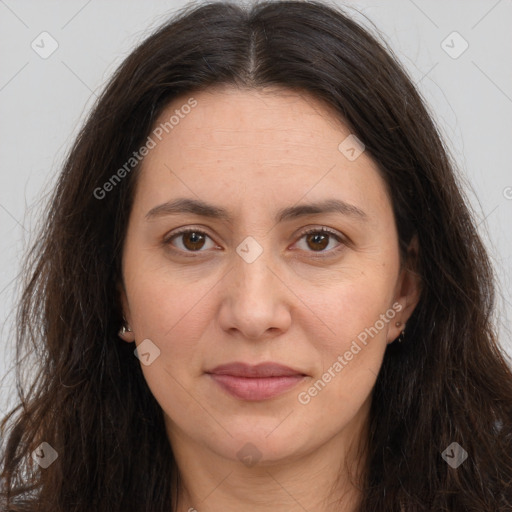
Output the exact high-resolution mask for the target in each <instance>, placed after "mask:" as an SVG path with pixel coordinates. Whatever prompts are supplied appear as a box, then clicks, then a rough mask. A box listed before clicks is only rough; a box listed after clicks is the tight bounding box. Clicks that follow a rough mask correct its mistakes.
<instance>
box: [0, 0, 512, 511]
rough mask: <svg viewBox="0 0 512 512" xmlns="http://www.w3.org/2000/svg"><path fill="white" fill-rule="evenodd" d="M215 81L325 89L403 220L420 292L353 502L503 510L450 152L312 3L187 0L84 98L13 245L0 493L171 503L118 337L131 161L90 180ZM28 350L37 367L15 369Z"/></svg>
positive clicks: (507, 456) (511, 455) (378, 53)
mask: <svg viewBox="0 0 512 512" xmlns="http://www.w3.org/2000/svg"><path fill="white" fill-rule="evenodd" d="M220 84H230V85H234V86H237V87H240V88H258V87H263V86H271V85H276V86H282V87H285V88H287V89H291V90H295V91H298V92H301V93H307V94H310V95H312V96H314V97H315V98H318V99H320V100H322V101H324V102H325V104H326V105H328V106H329V107H330V108H331V110H332V111H333V112H335V113H337V114H338V115H339V118H340V120H342V121H343V122H344V123H345V124H346V125H347V126H348V127H349V128H350V130H351V132H352V133H354V134H356V135H357V137H358V138H359V139H361V140H362V141H363V142H364V144H365V146H366V151H367V152H368V154H369V155H370V156H371V157H372V158H373V159H374V160H375V162H376V163H377V164H378V165H379V168H380V170H381V173H382V176H383V177H384V179H385V181H386V183H387V185H388V187H389V190H390V194H391V198H392V203H393V208H394V213H395V219H396V224H397V229H398V233H399V240H400V247H401V251H402V255H404V254H405V250H406V248H407V246H408V244H409V242H410V240H411V239H412V237H413V236H414V235H415V234H416V235H417V237H418V241H419V248H420V250H419V261H418V267H417V272H419V273H420V275H421V280H422V283H423V288H422V295H421V299H420V302H419V304H418V306H417V307H416V309H415V311H414V313H413V315H412V317H411V318H410V320H409V322H408V324H407V330H406V341H405V342H404V343H393V344H391V345H389V346H388V348H387V349H386V353H385V357H384V361H383V365H382V368H381V371H380V373H379V375H378V379H377V382H376V384H375V388H374V393H373V401H372V406H371V412H370V420H369V421H370V423H369V425H370V427H369V438H368V447H369V452H368V459H367V462H366V467H367V471H366V472H365V474H366V478H365V480H364V482H362V483H361V489H362V503H361V505H360V509H359V510H360V511H361V512H363V511H364V512H385V511H402V510H403V511H407V512H413V511H432V510H436V511H461V512H462V511H464V512H467V511H479V512H482V511H489V512H499V511H503V512H504V511H510V510H512V373H511V369H510V367H509V366H508V363H507V360H506V356H505V353H504V352H503V349H502V348H500V346H499V344H498V343H497V340H496V335H495V332H494V327H493V323H492V320H493V316H492V315H493V307H494V285H493V282H494V281H493V279H494V276H493V271H492V269H491V267H490V264H489V260H488V256H487V254H486V251H485V249H484V247H483V245H482V242H481V240H480V238H479V236H478V234H477V231H476V228H475V223H474V221H473V218H472V215H471V213H470V211H469V209H468V207H467V200H466V199H465V197H464V196H463V194H462V192H461V189H460V186H459V184H458V183H457V181H456V178H455V175H454V166H453V164H452V163H451V161H450V158H449V156H448V154H447V151H446V149H445V147H444V145H443V142H442V141H441V139H440V136H439V134H438V130H437V128H436V126H435V125H434V123H433V121H432V120H431V117H430V116H429V114H428V111H427V109H426V108H425V106H424V104H423V102H422V99H421V97H420V96H419V94H418V92H417V91H416V90H415V87H414V86H413V85H412V83H411V80H410V79H409V78H408V77H407V75H406V73H405V72H404V70H403V69H402V67H401V65H400V64H399V63H398V61H397V59H396V58H395V57H394V56H393V54H392V52H391V51H390V50H389V49H387V48H386V46H385V45H384V44H382V43H379V42H378V41H377V39H376V38H375V37H374V36H372V35H371V34H370V33H369V32H368V31H367V30H365V29H363V28H362V27H361V26H360V25H358V24H357V23H355V22H354V21H353V20H351V19H350V17H348V16H347V15H346V14H344V13H343V12H342V11H341V10H340V9H339V8H336V7H331V6H328V5H327V4H322V3H319V2H313V1H311V2H309V1H276V2H259V3H256V4H254V5H253V6H251V7H247V8H243V7H240V6H237V5H235V4H230V3H223V2H215V3H204V2H203V3H202V4H201V5H195V4H190V5H188V6H186V7H185V8H184V9H182V10H181V11H180V12H178V13H177V14H176V16H175V17H173V19H171V20H170V21H168V22H167V23H166V24H165V25H163V26H162V27H161V28H159V29H158V30H157V31H156V32H155V33H153V34H152V35H151V36H150V37H148V38H147V39H146V40H145V41H144V42H143V43H142V44H141V45H140V46H139V47H137V48H136V49H135V50H134V51H133V52H132V53H131V54H130V55H129V56H128V57H127V58H126V60H125V61H124V62H123V63H122V65H121V66H120V67H119V69H118V70H117V71H116V72H115V74H114V76H113V77H112V79H111V80H110V82H109V83H108V85H107V87H106V88H105V90H104V92H103V94H102V95H101V96H100V97H99V99H98V101H97V103H96V105H95V107H94V109H93V110H92V113H91V114H90V115H89V117H88V119H87V121H86V123H85V125H84V126H83V129H82V130H81V132H80V134H79V136H78V137H77V140H76V141H75V143H74V145H73V147H72V148H71V150H70V151H69V154H68V157H67V161H66V163H65V165H64V168H63V170H62V173H61V175H60V177H59V180H58V183H57V186H56V188H55V190H54V193H53V196H52V198H51V202H50V206H49V210H48V212H47V216H46V219H45V224H44V228H43V229H42V230H41V233H40V235H39V237H38V239H37V241H36V243H35V244H34V246H33V248H32V250H31V251H30V253H29V254H28V256H27V259H26V275H27V279H26V283H25V284H24V289H23V294H22V298H21V301H20V304H19V310H18V316H17V347H18V352H17V364H18V377H19V381H20V382H19V389H20V398H19V405H18V406H17V407H16V408H15V409H14V410H13V411H11V413H10V414H9V415H8V416H7V417H6V418H5V420H4V421H3V424H2V430H3V432H4V435H3V444H2V455H3V465H2V481H1V494H0V498H1V501H2V506H3V509H6V510H9V511H24V512H29V511H30V512H34V511H36V510H37V511H38V512H46V511H48V512H49V511H52V512H92V511H95V512H107V511H108V512H116V511H117V512H121V511H122V512H127V511H137V512H141V511H147V512H150V511H151V512H157V511H162V512H163V511H169V510H176V507H177V504H176V488H177V486H178V485H179V475H178V471H177V468H176V464H175V461H174V459H173V453H172V450H171V447H170V444H169V442H168V439H167V436H166V432H165V428H164V423H163V416H162V411H161V408H160V407H159V405H158V403H157V402H156V400H155V399H154V397H153V396H152V394H151V392H150V390H149V388H148V386H147V385H146V383H145V380H144V377H143V374H142V371H141V369H140V364H139V362H138V360H137V359H136V358H135V357H134V356H133V346H132V345H129V344H127V343H124V342H122V341H121V340H120V339H119V338H118V335H117V332H118V330H119V327H120V325H121V322H122V313H121V306H120V297H119V293H118V285H119V283H120V279H121V273H120V258H121V248H122V245H123V240H124V236H125V233H126V227H127V219H128V216H129V213H130V208H131V204H132V199H133V191H134V187H135V184H136V176H137V168H134V169H133V170H132V171H131V172H128V173H126V176H124V177H123V179H121V180H119V182H116V183H115V186H112V187H110V190H109V191H108V193H106V194H104V196H103V197H100V198H99V196H100V194H98V188H101V187H103V185H104V184H105V183H107V182H108V181H109V180H110V179H111V177H112V176H113V174H115V173H116V171H117V170H118V169H120V168H121V167H122V166H123V165H124V164H125V163H126V161H127V159H129V158H130V156H131V155H132V154H133V152H134V151H137V149H138V148H140V147H141V146H142V144H143V143H144V141H145V140H146V138H147V137H148V134H149V133H150V132H151V129H152V127H153V125H154V122H155V119H156V118H157V116H158V115H159V114H160V113H161V112H162V109H163V108H164V107H165V106H166V105H167V104H168V103H169V102H170V101H171V100H172V99H173V98H175V97H177V96H178V95H183V94H190V95H192V94H193V92H194V91H200V90H203V89H205V88H208V87H212V86H215V85H220ZM95 192H96V193H95ZM101 195H103V194H101ZM30 354H35V355H36V359H35V362H36V363H37V367H36V370H37V371H36V373H35V377H33V378H31V379H28V381H27V382H21V381H23V379H22V378H21V377H22V376H23V375H24V374H23V373H22V371H28V367H27V361H28V359H27V357H28V355H30ZM30 371H31V372H34V368H32V367H31V368H30ZM31 375H34V373H31ZM42 442H47V443H48V444H49V445H51V446H52V447H53V448H54V449H55V450H56V452H57V454H58V457H57V459H56V460H55V462H54V463H53V464H52V465H51V466H50V467H49V468H47V469H44V470H41V469H40V468H39V467H38V466H37V465H36V464H35V463H34V461H33V460H32V457H31V453H32V451H33V450H34V449H36V448H37V447H38V446H40V445H41V443H42ZM453 442H457V443H458V444H460V445H461V446H462V447H463V449H464V450H465V451H466V452H467V454H468V458H467V460H465V461H464V463H462V464H461V465H460V466H459V467H457V468H454V467H451V465H450V464H447V462H445V460H444V459H443V457H442V455H441V452H443V451H444V450H445V449H446V448H447V447H449V445H451V443H453ZM171 484H172V485H171Z"/></svg>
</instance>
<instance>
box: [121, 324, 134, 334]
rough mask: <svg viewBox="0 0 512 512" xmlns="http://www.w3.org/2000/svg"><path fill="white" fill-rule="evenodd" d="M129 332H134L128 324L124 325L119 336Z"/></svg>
mask: <svg viewBox="0 0 512 512" xmlns="http://www.w3.org/2000/svg"><path fill="white" fill-rule="evenodd" d="M127 332H132V330H131V328H130V326H129V325H128V324H123V325H122V326H121V329H120V330H119V333H118V334H119V336H122V335H123V334H126V333H127Z"/></svg>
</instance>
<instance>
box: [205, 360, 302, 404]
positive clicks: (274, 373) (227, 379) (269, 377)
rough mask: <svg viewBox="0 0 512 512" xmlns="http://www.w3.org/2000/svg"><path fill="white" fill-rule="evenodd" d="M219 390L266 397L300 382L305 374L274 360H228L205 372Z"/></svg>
mask: <svg viewBox="0 0 512 512" xmlns="http://www.w3.org/2000/svg"><path fill="white" fill-rule="evenodd" d="M206 373H207V375H209V377H210V378H211V379H212V380H213V381H214V382H215V383H216V384H218V385H219V386H220V387H221V389H222V390H223V391H225V392H226V393H228V394H229V395H231V396H234V397H236V398H239V399H241V400H248V401H259V400H268V399H270V398H273V397H275V396H278V395H281V394H283V393H285V392H286V391H288V390H290V389H291V388H293V387H295V386H296V385H297V384H298V383H299V382H302V381H303V380H304V379H305V378H306V377H307V375H306V374H305V373H303V372H301V371H299V370H295V369H293V368H290V367H288V366H284V365H281V364H278V363H261V364H258V365H249V364H246V363H238V362H237V363H229V364H225V365H220V366H217V367H215V368H214V369H213V370H210V371H207V372H206Z"/></svg>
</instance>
